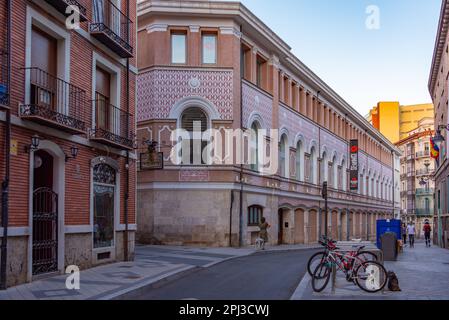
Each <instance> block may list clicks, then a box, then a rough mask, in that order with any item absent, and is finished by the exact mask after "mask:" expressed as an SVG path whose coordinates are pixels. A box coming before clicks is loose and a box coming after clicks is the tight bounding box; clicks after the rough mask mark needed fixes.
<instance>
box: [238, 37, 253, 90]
mask: <svg viewBox="0 0 449 320" xmlns="http://www.w3.org/2000/svg"><path fill="white" fill-rule="evenodd" d="M240 72H241V77H242V79H245V80H248V81H250V80H251V49H250V48H249V47H248V46H246V45H244V44H242V49H241V57H240Z"/></svg>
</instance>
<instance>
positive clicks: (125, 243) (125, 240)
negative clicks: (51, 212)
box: [123, 0, 131, 261]
mask: <svg viewBox="0 0 449 320" xmlns="http://www.w3.org/2000/svg"><path fill="white" fill-rule="evenodd" d="M129 13H130V8H129V0H127V1H126V14H127V17H128V18H129ZM126 32H127V36H128V40H129V39H130V38H129V37H130V32H131V30H130V25H129V23H128V25H127V31H126ZM129 76H130V75H129V58H127V59H126V112H127V116H128V119H127V121H126V125H125V127H126V134H127V135H128V134H129V129H130V128H129V120H130V118H129V78H130V77H129ZM129 162H130V161H129V151H128V150H127V151H126V164H125V180H126V182H125V212H124V218H125V233H124V235H123V250H124V260H125V261H129V248H128V246H129V242H128V233H129V217H128V216H129V208H128V207H129Z"/></svg>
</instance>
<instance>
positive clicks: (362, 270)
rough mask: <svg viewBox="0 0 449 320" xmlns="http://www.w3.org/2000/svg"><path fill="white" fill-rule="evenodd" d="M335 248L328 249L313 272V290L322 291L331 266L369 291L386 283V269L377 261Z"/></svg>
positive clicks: (376, 289)
mask: <svg viewBox="0 0 449 320" xmlns="http://www.w3.org/2000/svg"><path fill="white" fill-rule="evenodd" d="M337 250H338V248H335V250H333V251H329V252H328V254H327V256H326V258H325V259H324V261H323V262H322V263H320V264H319V265H318V266H317V267H316V269H315V270H314V272H313V276H312V288H313V290H314V291H315V292H322V291H323V290H324V289H325V288H326V286H327V285H328V283H329V279H330V276H331V273H332V267H333V266H336V267H337V269H338V270H340V271H342V272H343V273H344V274H345V275H346V279H347V280H348V281H352V282H354V283H355V284H356V285H357V286H358V287H359V288H360V289H362V290H363V291H366V292H369V293H376V292H379V291H381V290H383V289H384V288H385V285H386V284H387V280H388V277H387V271H386V270H385V268H384V266H383V265H381V264H380V263H378V262H377V261H364V260H362V259H360V258H359V257H358V256H357V255H353V254H351V253H342V252H338V251H337Z"/></svg>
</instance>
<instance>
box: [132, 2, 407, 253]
mask: <svg viewBox="0 0 449 320" xmlns="http://www.w3.org/2000/svg"><path fill="white" fill-rule="evenodd" d="M138 42H139V48H138V68H139V76H138V80H137V93H138V102H137V106H138V112H137V113H138V119H137V121H138V130H137V135H138V142H139V148H140V151H141V152H143V153H144V152H145V148H146V145H145V144H144V143H143V141H154V143H151V146H152V147H153V148H154V147H155V146H156V148H157V151H160V152H163V153H164V160H165V161H164V162H165V163H164V164H165V165H164V169H163V170H146V169H148V167H147V164H148V163H147V162H145V163H141V165H142V164H143V166H142V167H141V168H138V192H137V193H138V196H137V197H138V212H139V214H138V232H137V237H138V240H140V241H142V242H162V243H167V244H193V245H209V246H228V245H234V246H235V245H248V244H251V243H254V240H255V239H256V237H257V236H258V232H259V228H258V224H259V222H260V219H261V217H262V216H264V217H266V218H267V220H268V222H269V223H270V224H271V226H272V227H271V229H270V230H269V239H270V243H271V244H293V243H313V242H317V240H318V236H319V235H320V234H322V233H323V232H324V226H325V221H324V217H325V214H323V213H324V210H323V209H324V201H323V200H322V198H321V191H322V189H321V186H322V183H323V182H325V181H327V182H328V184H329V197H330V199H329V214H328V227H329V229H328V231H329V232H330V234H331V235H332V236H333V237H334V238H336V239H337V238H338V239H349V238H354V237H357V238H370V239H372V238H373V237H374V235H375V230H376V229H375V222H376V220H377V219H379V218H382V217H392V216H393V214H398V213H399V211H398V209H399V204H400V203H399V151H398V150H397V149H396V148H395V146H394V145H392V144H391V142H389V141H388V140H387V139H386V138H385V137H384V136H382V135H381V134H380V133H379V132H378V131H377V130H375V129H374V128H373V127H372V126H371V125H370V124H369V123H368V122H367V121H366V120H365V119H364V117H362V116H361V115H360V114H358V113H357V112H356V111H355V110H354V109H353V108H352V107H351V106H350V105H349V104H348V103H346V102H345V101H344V100H343V99H342V98H341V97H340V96H339V95H338V94H337V93H336V92H335V91H333V90H332V88H330V87H329V86H328V85H327V84H326V83H324V82H323V81H322V80H321V79H320V78H319V77H318V76H317V75H316V74H314V73H313V72H312V71H311V70H310V69H309V68H308V67H307V66H305V65H304V64H303V63H302V62H301V61H300V60H299V59H298V58H297V57H295V56H294V55H293V54H292V53H291V51H290V47H289V46H288V45H287V44H286V43H285V42H284V41H283V40H282V39H280V38H279V37H278V36H277V35H276V34H275V33H274V32H273V31H272V30H270V29H269V28H268V27H267V26H266V25H265V24H264V23H263V22H262V21H261V20H260V19H258V18H257V17H256V16H255V15H254V14H253V13H251V12H250V11H249V10H248V9H247V8H246V7H245V6H243V5H242V4H240V3H238V2H221V1H200V0H196V1H195V0H192V1H191V0H186V1H162V0H145V1H141V2H139V3H138ZM195 123H199V124H201V131H207V129H211V128H214V129H217V130H223V131H224V130H226V129H243V130H247V131H249V130H250V129H252V132H257V131H258V130H261V129H267V130H270V129H278V130H279V140H277V141H274V144H275V148H274V150H273V149H272V150H273V151H274V152H275V153H277V152H279V158H278V159H279V163H280V165H279V170H278V172H277V173H276V174H274V175H262V174H261V170H260V166H259V164H258V162H256V165H254V164H249V165H248V164H245V165H243V166H239V165H236V164H235V163H234V164H228V163H221V164H220V163H216V162H215V163H213V164H212V165H204V164H201V163H200V164H199V165H198V163H195V162H189V161H188V159H187V160H186V161H184V160H185V159H183V161H182V163H181V164H180V165H179V164H175V163H173V161H171V160H170V158H169V155H170V153H171V150H172V147H173V145H174V142H173V141H172V139H171V134H172V132H174V131H175V130H176V129H179V128H183V129H185V130H186V131H187V132H188V133H189V134H191V133H192V132H193V131H192V127H194V125H195ZM265 138H266V140H267V142H268V141H270V138H269V137H265ZM194 139H195V138H194ZM351 139H356V140H358V143H359V147H360V151H359V154H358V156H359V167H358V169H359V170H358V172H356V177H358V182H359V183H358V185H359V187H358V190H355V191H350V188H349V180H350V179H349V157H350V153H349V149H350V148H349V141H350V140H351ZM184 151H185V149H184V148H183V149H182V152H184ZM254 154H257V151H256V152H254V150H253V153H251V151H249V152H247V153H245V157H250V156H254ZM256 157H257V156H256Z"/></svg>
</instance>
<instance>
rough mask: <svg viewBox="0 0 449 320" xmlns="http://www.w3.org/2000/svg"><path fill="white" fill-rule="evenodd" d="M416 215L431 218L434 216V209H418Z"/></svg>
mask: <svg viewBox="0 0 449 320" xmlns="http://www.w3.org/2000/svg"><path fill="white" fill-rule="evenodd" d="M415 215H416V216H417V217H431V216H433V209H432V208H416V209H415Z"/></svg>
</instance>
